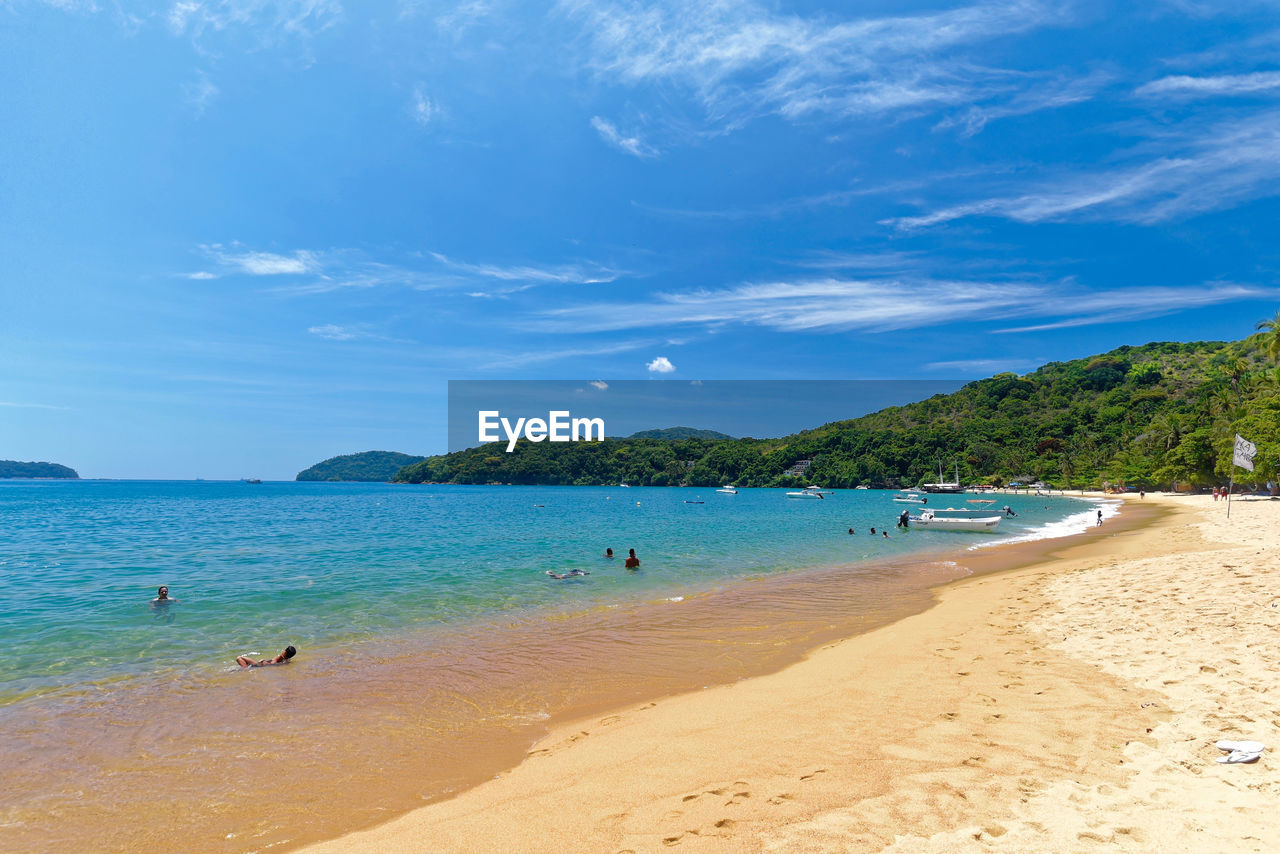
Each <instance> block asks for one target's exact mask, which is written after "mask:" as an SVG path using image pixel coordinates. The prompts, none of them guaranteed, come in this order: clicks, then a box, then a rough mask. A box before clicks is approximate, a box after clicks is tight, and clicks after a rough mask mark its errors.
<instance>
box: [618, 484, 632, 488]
mask: <svg viewBox="0 0 1280 854" xmlns="http://www.w3.org/2000/svg"><path fill="white" fill-rule="evenodd" d="M618 486H621V487H622V488H623V489H626V488H627V487H629V486H631V484H629V483H620V484H618Z"/></svg>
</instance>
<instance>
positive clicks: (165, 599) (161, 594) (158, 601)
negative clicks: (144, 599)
mask: <svg viewBox="0 0 1280 854" xmlns="http://www.w3.org/2000/svg"><path fill="white" fill-rule="evenodd" d="M177 601H178V600H177V599H170V598H169V588H168V587H165V586H164V585H161V586H160V588H159V589H158V590H156V598H154V599H152V600H151V607H152V608H163V607H165V606H166V605H168V604H169V603H170V602H177Z"/></svg>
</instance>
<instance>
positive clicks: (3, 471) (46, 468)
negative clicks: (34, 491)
mask: <svg viewBox="0 0 1280 854" xmlns="http://www.w3.org/2000/svg"><path fill="white" fill-rule="evenodd" d="M18 477H56V478H61V479H62V480H79V478H80V475H79V474H78V473H77V472H76V470H75V469H73V468H67V467H66V466H64V465H59V464H58V463H20V462H18V461H17V460H0V478H18Z"/></svg>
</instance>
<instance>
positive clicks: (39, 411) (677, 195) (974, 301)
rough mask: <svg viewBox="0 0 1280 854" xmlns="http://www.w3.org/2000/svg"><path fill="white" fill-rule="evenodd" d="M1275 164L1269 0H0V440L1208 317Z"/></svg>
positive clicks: (1205, 329) (277, 459) (1252, 264)
mask: <svg viewBox="0 0 1280 854" xmlns="http://www.w3.org/2000/svg"><path fill="white" fill-rule="evenodd" d="M1278 196H1280V4H1278V3H1276V2H1250V0H1233V2H1220V3H1219V2H1211V0H1163V2H1161V0H1151V2H1147V3H1143V4H1120V3H1114V4H1107V3H1095V2H1077V3H1072V2H1066V3H1041V2H1034V0H1014V2H967V3H925V2H911V0H898V2H892V3H890V2H863V3H857V2H841V3H822V2H794V3H783V2H777V3H756V2H740V0H712V2H704V3H697V4H692V3H687V2H672V3H661V2H622V0H563V2H547V3H509V2H504V0H467V1H466V2H462V3H444V2H427V0H421V2H411V0H402V2H376V0H375V2H366V3H360V4H355V3H344V2H339V0H294V2H286V0H208V1H207V2H202V0H182V1H181V2H177V3H171V4H166V3H135V2H131V0H97V2H78V0H51V2H38V0H0V458H3V459H19V460H51V461H56V462H61V463H64V464H66V465H70V466H72V467H74V468H76V469H77V470H78V471H79V472H80V473H81V475H82V476H86V477H139V478H195V477H204V478H210V479H212V478H239V477H261V478H264V479H289V478H292V477H293V475H294V474H295V473H296V472H298V471H300V470H301V469H303V468H305V467H307V466H309V465H311V464H312V463H315V462H317V461H319V460H321V459H324V458H326V457H329V456H333V455H335V454H341V453H351V452H355V451H362V450H371V449H379V450H397V451H403V452H406V453H415V454H429V453H439V452H442V451H443V450H444V449H445V446H446V432H447V431H446V424H447V418H446V411H445V410H446V402H447V400H446V395H447V384H448V382H449V381H450V380H530V379H535V380H561V379H563V380H573V381H578V382H589V381H592V380H603V381H617V380H643V379H647V378H658V379H664V380H678V381H694V380H702V379H705V380H713V379H732V380H742V379H750V380H793V379H855V380H857V379H910V380H967V379H974V378H978V377H983V376H989V375H991V374H993V373H996V372H1000V371H1016V372H1027V371H1030V370H1033V369H1034V368H1035V367H1037V366H1038V365H1040V364H1043V363H1045V362H1048V361H1056V360H1064V359H1071V358H1078V357H1082V356H1087V355H1090V354H1093V353H1097V352H1103V351H1105V350H1108V349H1111V348H1113V347H1115V346H1118V345H1121V344H1142V343H1145V342H1148V341H1167V340H1182V341H1187V340H1232V339H1238V338H1242V337H1244V336H1246V335H1248V334H1250V333H1251V332H1252V331H1253V328H1254V326H1255V324H1256V323H1257V322H1258V321H1259V320H1261V319H1263V318H1266V317H1271V316H1274V315H1275V313H1276V311H1277V309H1280V286H1278V285H1277V284H1276V270H1277V268H1278V267H1280V240H1277V237H1280V234H1278V232H1280V226H1278V225H1277V223H1280V216H1278V214H1280V198H1278ZM651 426H653V427H666V426H672V425H668V424H653V425H651ZM690 426H700V425H690Z"/></svg>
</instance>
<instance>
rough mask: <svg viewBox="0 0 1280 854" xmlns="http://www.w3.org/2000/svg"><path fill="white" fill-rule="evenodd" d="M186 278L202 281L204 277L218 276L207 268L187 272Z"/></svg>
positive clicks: (213, 277)
mask: <svg viewBox="0 0 1280 854" xmlns="http://www.w3.org/2000/svg"><path fill="white" fill-rule="evenodd" d="M187 278H188V279H196V280H197V281H204V280H206V279H216V278H218V276H217V274H216V273H210V272H208V271H207V270H200V271H198V272H195V273H187Z"/></svg>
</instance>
